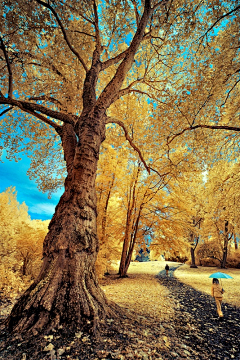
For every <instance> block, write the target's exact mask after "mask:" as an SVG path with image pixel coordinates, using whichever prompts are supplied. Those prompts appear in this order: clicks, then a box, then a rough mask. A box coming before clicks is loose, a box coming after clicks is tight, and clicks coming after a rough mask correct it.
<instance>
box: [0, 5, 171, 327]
mask: <svg viewBox="0 0 240 360" xmlns="http://www.w3.org/2000/svg"><path fill="white" fill-rule="evenodd" d="M169 6H172V5H171V4H170V5H169ZM169 6H167V1H151V0H145V1H144V2H143V4H142V6H140V4H137V2H135V1H117V2H115V1H104V2H101V1H95V0H93V1H74V0H73V1H68V2H62V1H60V0H59V1H53V2H49V1H48V2H45V1H41V0H36V1H25V0H24V1H21V0H19V1H15V0H14V1H2V2H1V10H0V11H1V33H2V34H1V37H0V47H1V55H0V56H1V57H0V61H1V76H2V84H1V91H0V104H1V106H2V112H1V117H3V115H5V118H3V121H2V124H1V133H2V138H3V139H4V145H5V146H6V147H7V150H8V152H9V156H11V155H12V157H14V153H15V151H16V150H22V147H24V145H25V148H26V149H27V150H28V151H29V150H30V151H31V150H35V154H37V156H36V158H35V159H34V161H33V166H32V168H33V169H34V168H35V170H36V169H37V170H39V173H40V177H41V176H42V177H43V176H44V175H43V174H44V171H45V170H46V169H50V171H51V172H53V170H52V161H51V156H52V155H54V154H55V153H56V156H59V155H57V153H59V152H60V153H61V148H62V151H63V153H64V159H65V162H66V170H67V176H66V179H65V190H64V194H63V195H62V197H61V198H60V201H59V203H58V205H57V207H56V210H55V214H54V216H53V218H52V220H51V222H50V224H49V232H48V234H47V236H46V238H45V241H44V246H43V267H42V269H41V272H40V274H39V276H38V278H37V279H36V281H34V283H33V284H32V285H31V287H30V288H29V289H28V290H27V291H26V292H25V293H24V294H23V296H22V297H21V299H20V300H19V301H18V302H17V304H16V305H15V306H14V308H13V310H12V312H11V315H10V316H9V318H8V320H7V323H8V326H9V328H10V329H14V330H15V331H26V330H32V331H33V332H34V333H35V332H37V331H39V330H41V329H42V328H43V327H47V328H51V327H56V326H58V325H59V324H62V323H68V324H69V327H70V328H71V325H72V326H73V327H74V328H76V326H82V327H86V328H91V329H92V330H93V331H94V332H95V331H96V330H97V328H98V325H99V321H100V319H102V318H104V317H105V316H106V315H108V314H112V311H113V307H110V306H109V304H108V301H107V299H106V297H105V295H104V293H103V291H102V290H101V288H100V287H99V285H98V281H97V279H96V275H95V268H94V264H95V260H96V256H97V252H98V248H99V245H98V239H97V229H96V216H97V209H96V193H95V177H96V170H97V162H98V158H99V149H100V146H101V143H102V142H103V141H104V138H105V127H106V123H108V122H111V121H113V120H112V119H109V118H108V116H107V111H108V109H109V107H110V106H111V104H113V103H114V102H115V101H116V100H117V99H119V98H120V97H121V96H123V95H125V94H126V93H129V91H131V88H132V87H133V85H134V83H132V84H130V85H129V84H127V83H124V80H125V79H126V77H127V74H128V72H129V70H130V69H131V67H132V66H133V64H134V57H135V54H136V53H137V51H138V50H139V49H140V48H143V49H144V47H145V46H146V44H143V41H144V40H145V39H146V41H149V40H150V39H151V36H150V35H151V32H153V31H154V34H155V36H158V32H159V31H160V30H161V29H160V27H161V25H162V28H164V23H166V22H167V20H168V19H167V18H168V11H169V9H170V8H169ZM133 19H134V20H133ZM129 28H131V32H130V30H129ZM161 31H162V30H161ZM129 32H130V33H133V35H132V36H131V39H130V40H131V41H129V42H128V43H129V45H127V44H126V43H125V41H126V38H127V36H128V34H129ZM121 43H122V44H121ZM137 81H138V80H137V79H136V83H137ZM9 124H10V125H9ZM120 125H122V124H120ZM9 129H11V132H12V133H10V134H9V133H8V130H9ZM9 131H10V130H9ZM11 135H12V137H11ZM58 139H60V142H59V141H58ZM53 140H56V141H57V144H55V143H54V141H53ZM37 142H38V144H39V145H37V146H38V148H36V149H34V146H35V145H34V144H36V143H37ZM16 144H17V145H16ZM135 150H137V151H138V152H139V155H141V153H140V150H138V149H137V147H136V146H135ZM41 152H42V153H41ZM44 157H45V158H46V159H47V161H45V162H44V160H45V159H44ZM142 160H143V158H142ZM145 166H146V167H147V165H146V163H145ZM60 170H61V169H60ZM148 170H149V168H148ZM33 172H34V171H32V176H34V174H33ZM60 176H61V171H60V172H59V176H58V177H57V178H56V180H55V184H54V185H57V183H58V181H60V180H61V179H60V178H59V177H60ZM51 186H52V185H51ZM48 187H50V185H49V184H47V185H45V188H48Z"/></svg>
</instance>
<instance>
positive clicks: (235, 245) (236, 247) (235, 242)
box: [234, 233, 238, 250]
mask: <svg viewBox="0 0 240 360" xmlns="http://www.w3.org/2000/svg"><path fill="white" fill-rule="evenodd" d="M234 247H235V250H237V249H238V243H237V236H236V234H235V233H234Z"/></svg>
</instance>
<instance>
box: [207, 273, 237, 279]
mask: <svg viewBox="0 0 240 360" xmlns="http://www.w3.org/2000/svg"><path fill="white" fill-rule="evenodd" d="M209 277H210V278H215V279H233V277H232V276H230V275H228V274H225V273H222V272H216V273H214V274H211V275H210V276H209Z"/></svg>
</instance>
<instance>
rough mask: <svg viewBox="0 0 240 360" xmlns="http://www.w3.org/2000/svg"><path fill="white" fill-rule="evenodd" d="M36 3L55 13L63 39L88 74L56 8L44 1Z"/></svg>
mask: <svg viewBox="0 0 240 360" xmlns="http://www.w3.org/2000/svg"><path fill="white" fill-rule="evenodd" d="M35 1H37V2H38V3H39V4H40V5H42V6H45V7H46V8H47V9H49V10H50V11H51V12H52V13H53V15H54V17H55V18H56V20H57V22H58V25H59V26H60V28H61V30H62V33H63V37H64V39H65V41H66V43H67V45H68V47H69V49H70V50H71V51H72V53H73V54H74V55H76V57H77V58H78V60H79V61H80V63H81V64H82V66H83V68H84V70H85V71H86V72H87V71H88V68H87V65H86V64H85V62H84V60H83V58H82V57H81V56H80V54H79V53H78V52H77V51H76V50H75V49H74V47H73V46H72V45H71V44H70V41H69V39H68V36H67V33H66V30H65V29H64V27H63V24H62V22H61V20H60V18H59V17H58V14H57V13H56V11H55V10H54V8H53V7H52V6H51V5H49V3H45V2H44V1H42V0H35Z"/></svg>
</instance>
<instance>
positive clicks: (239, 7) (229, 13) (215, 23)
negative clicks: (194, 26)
mask: <svg viewBox="0 0 240 360" xmlns="http://www.w3.org/2000/svg"><path fill="white" fill-rule="evenodd" d="M239 9H240V5H238V6H236V7H235V8H234V9H233V10H231V11H229V12H228V13H226V14H224V15H222V16H220V18H218V19H217V20H216V21H215V22H214V23H213V24H212V25H211V26H210V28H209V29H208V30H207V31H206V32H205V34H204V35H202V36H201V37H200V39H202V38H204V36H206V35H207V34H208V33H209V31H211V30H212V29H213V28H214V26H216V25H217V23H219V21H221V20H222V19H224V18H225V17H226V16H229V15H231V14H232V13H234V12H235V11H237V10H239Z"/></svg>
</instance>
